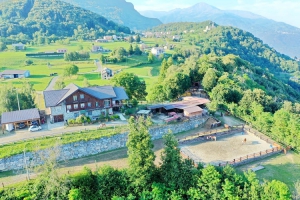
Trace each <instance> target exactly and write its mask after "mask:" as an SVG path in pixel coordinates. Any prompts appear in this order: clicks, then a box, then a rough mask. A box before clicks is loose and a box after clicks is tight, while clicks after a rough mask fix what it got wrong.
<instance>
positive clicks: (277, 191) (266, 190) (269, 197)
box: [261, 180, 292, 200]
mask: <svg viewBox="0 0 300 200" xmlns="http://www.w3.org/2000/svg"><path fill="white" fill-rule="evenodd" d="M261 199H262V200H289V199H292V197H291V193H290V191H289V188H288V186H287V185H286V184H284V183H282V182H280V181H277V180H272V181H271V182H267V183H265V184H264V186H263V193H262V195H261Z"/></svg>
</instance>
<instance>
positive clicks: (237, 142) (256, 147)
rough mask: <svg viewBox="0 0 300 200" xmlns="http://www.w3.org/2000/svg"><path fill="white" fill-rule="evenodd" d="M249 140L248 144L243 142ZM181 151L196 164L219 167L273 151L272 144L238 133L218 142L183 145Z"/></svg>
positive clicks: (220, 138) (218, 139)
mask: <svg viewBox="0 0 300 200" xmlns="http://www.w3.org/2000/svg"><path fill="white" fill-rule="evenodd" d="M244 138H246V139H247V142H246V144H243V143H242V141H243V140H244ZM181 149H182V150H183V151H184V152H185V153H186V152H188V154H189V155H188V156H189V157H191V158H196V159H197V160H196V162H203V163H211V164H214V165H218V164H219V163H220V162H226V161H232V160H233V159H237V158H240V157H244V156H246V155H250V154H253V153H258V152H260V151H265V150H267V149H271V147H270V144H269V143H267V142H265V141H264V140H261V139H259V138H258V137H256V136H255V135H252V134H242V133H236V134H233V135H230V136H223V137H219V138H217V141H205V142H195V143H191V144H189V145H182V146H181Z"/></svg>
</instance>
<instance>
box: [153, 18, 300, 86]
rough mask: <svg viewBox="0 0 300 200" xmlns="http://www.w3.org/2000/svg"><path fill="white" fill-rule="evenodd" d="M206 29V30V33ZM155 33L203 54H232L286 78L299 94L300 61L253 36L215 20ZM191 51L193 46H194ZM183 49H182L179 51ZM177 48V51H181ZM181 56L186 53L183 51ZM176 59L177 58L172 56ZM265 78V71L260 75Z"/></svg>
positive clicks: (180, 24)
mask: <svg viewBox="0 0 300 200" xmlns="http://www.w3.org/2000/svg"><path fill="white" fill-rule="evenodd" d="M204 30H205V31H204ZM149 31H152V32H163V33H166V32H169V33H170V34H169V37H172V36H173V35H181V37H182V42H181V43H178V44H176V46H179V47H180V45H183V46H187V45H188V44H189V45H190V46H191V45H192V46H193V48H194V49H197V52H198V53H199V54H200V55H205V54H213V55H217V56H224V55H228V54H233V55H236V56H239V57H240V58H242V59H243V60H246V61H248V62H250V63H251V64H253V65H254V66H259V67H261V68H262V69H263V70H266V71H267V72H271V73H272V74H274V76H275V77H276V78H278V79H283V77H282V75H283V74H284V75H285V76H286V79H285V80H284V81H285V83H287V84H289V85H290V86H292V87H293V88H294V89H296V90H298V92H299V91H300V84H299V83H297V81H294V80H293V73H299V72H300V62H297V61H295V60H293V59H291V58H290V57H289V56H286V55H284V54H281V53H279V52H277V51H276V50H275V49H273V48H271V47H269V46H268V45H266V44H264V43H263V41H262V40H260V39H259V38H257V37H254V35H253V34H251V33H249V32H246V31H244V30H241V29H238V28H234V27H231V26H219V25H217V24H215V23H214V22H212V21H206V22H202V23H196V22H177V23H169V24H163V25H160V26H157V27H155V28H152V29H150V30H149ZM191 48H192V47H191ZM179 49H180V48H179ZM179 49H175V52H177V53H178V52H180V50H179ZM182 54H183V55H184V54H186V53H184V52H182ZM173 57H176V55H173ZM260 73H261V74H262V75H263V74H264V73H263V72H260Z"/></svg>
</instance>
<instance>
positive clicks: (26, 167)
mask: <svg viewBox="0 0 300 200" xmlns="http://www.w3.org/2000/svg"><path fill="white" fill-rule="evenodd" d="M24 163H25V169H26V174H27V180H28V181H29V180H30V177H29V171H28V166H27V161H26V154H25V148H24Z"/></svg>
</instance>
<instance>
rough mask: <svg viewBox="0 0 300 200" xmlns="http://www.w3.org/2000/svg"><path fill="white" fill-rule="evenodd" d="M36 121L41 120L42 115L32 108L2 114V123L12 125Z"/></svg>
mask: <svg viewBox="0 0 300 200" xmlns="http://www.w3.org/2000/svg"><path fill="white" fill-rule="evenodd" d="M36 119H40V113H39V111H38V109H37V108H32V109H27V110H17V111H12V112H5V113H2V116H1V123H2V124H11V123H14V122H23V121H31V120H36Z"/></svg>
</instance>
